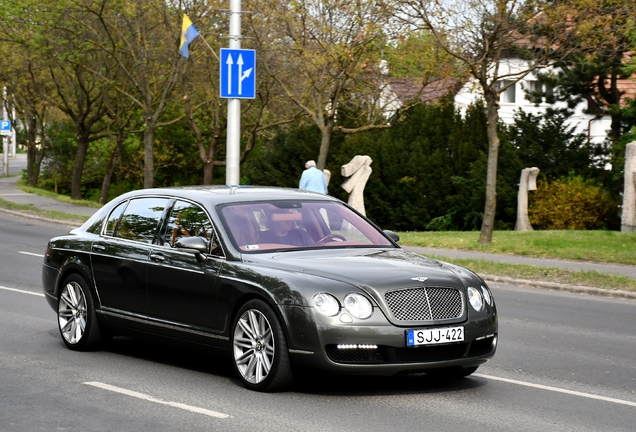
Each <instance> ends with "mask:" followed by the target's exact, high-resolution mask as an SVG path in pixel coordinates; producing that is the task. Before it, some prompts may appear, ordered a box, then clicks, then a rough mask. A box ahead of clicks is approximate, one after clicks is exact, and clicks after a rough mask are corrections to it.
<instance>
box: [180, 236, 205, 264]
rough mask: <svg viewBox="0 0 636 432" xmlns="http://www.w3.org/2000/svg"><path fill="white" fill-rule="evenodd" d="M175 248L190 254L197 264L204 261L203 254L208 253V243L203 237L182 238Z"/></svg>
mask: <svg viewBox="0 0 636 432" xmlns="http://www.w3.org/2000/svg"><path fill="white" fill-rule="evenodd" d="M174 246H175V247H176V248H179V249H184V250H185V251H186V252H192V253H193V254H194V256H195V257H196V259H197V261H198V262H204V261H205V260H206V256H205V254H206V253H207V252H208V243H207V242H206V241H205V239H204V238H203V237H182V238H180V239H179V240H177V242H176V243H175V245H174Z"/></svg>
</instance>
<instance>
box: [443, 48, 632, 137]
mask: <svg viewBox="0 0 636 432" xmlns="http://www.w3.org/2000/svg"><path fill="white" fill-rule="evenodd" d="M525 65H526V64H525V62H524V61H523V60H519V59H508V60H505V61H503V62H501V64H500V65H499V75H500V76H505V75H509V74H510V73H512V74H514V73H517V72H519V71H521V70H523V69H524V68H525ZM545 71H549V69H543V70H542V72H545ZM509 82H510V81H507V80H506V79H505V78H504V79H503V80H502V87H504V86H505V85H506V84H508V83H509ZM538 85H539V84H538V81H537V76H536V74H535V73H531V74H528V75H527V76H525V77H524V78H522V79H521V80H520V81H518V82H517V83H515V84H514V85H512V86H511V87H509V88H508V89H506V90H504V91H503V92H502V93H501V95H500V99H499V101H500V102H499V103H500V105H499V118H500V120H501V121H503V122H505V123H506V124H512V123H513V121H514V115H515V112H517V111H519V110H523V111H525V112H526V113H529V114H534V115H539V114H544V113H545V112H546V109H547V108H548V107H550V106H551V105H550V104H547V103H542V104H539V105H536V104H535V103H534V102H531V101H530V100H529V99H530V98H529V97H528V95H527V91H533V90H537V86H538ZM619 88H620V89H621V90H622V91H624V92H625V96H628V97H634V90H635V89H636V83H634V82H633V81H631V80H629V81H628V80H620V82H619ZM543 90H544V91H545V92H547V93H549V92H551V91H553V89H551V88H544V89H543ZM481 94H482V91H481V87H480V86H479V85H478V84H477V83H476V81H474V80H471V81H469V82H467V83H466V84H465V85H463V86H462V88H461V89H460V90H459V92H457V94H456V95H455V104H456V106H457V107H458V108H459V109H460V110H462V111H464V110H465V109H466V108H467V107H468V106H469V105H470V104H472V103H474V102H475V101H476V100H477V99H478V98H480V97H481ZM565 107H566V105H565V103H564V102H557V103H556V104H554V105H553V108H565ZM586 110H587V102H586V101H583V102H581V103H580V104H579V105H578V106H576V107H575V109H574V114H573V115H572V116H571V117H570V118H569V119H568V121H567V124H568V125H570V126H574V127H575V132H577V133H582V134H584V135H585V136H587V137H588V140H589V141H590V142H593V143H596V144H601V143H603V141H604V140H605V138H606V137H607V135H608V131H609V129H610V123H611V119H610V116H609V115H606V116H604V117H602V118H600V119H599V118H597V117H596V116H594V115H592V114H587V113H586Z"/></svg>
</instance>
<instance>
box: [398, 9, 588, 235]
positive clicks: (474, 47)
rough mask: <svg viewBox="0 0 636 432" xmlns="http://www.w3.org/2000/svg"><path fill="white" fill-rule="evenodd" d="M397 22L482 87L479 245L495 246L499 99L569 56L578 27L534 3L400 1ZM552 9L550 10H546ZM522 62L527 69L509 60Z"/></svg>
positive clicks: (564, 15)
mask: <svg viewBox="0 0 636 432" xmlns="http://www.w3.org/2000/svg"><path fill="white" fill-rule="evenodd" d="M390 3H394V4H395V5H396V6H397V7H396V9H397V10H398V12H397V14H396V15H395V18H396V20H398V21H399V22H402V23H406V24H408V25H410V26H412V28H415V29H423V30H426V31H428V32H430V33H431V34H432V35H433V36H434V37H435V40H436V41H437V43H438V45H439V46H440V47H441V48H442V49H444V50H445V51H446V52H447V53H448V54H450V55H452V56H454V57H455V58H457V59H458V60H459V61H460V62H462V63H463V64H464V65H465V67H466V68H467V69H468V71H469V72H470V74H471V75H472V77H473V78H474V80H475V81H476V82H477V83H478V84H479V87H480V90H481V92H482V96H483V99H484V102H485V105H486V110H487V118H488V125H487V134H488V165H487V176H486V177H487V178H486V202H485V206H484V218H483V222H482V227H481V233H480V236H479V243H481V244H489V243H491V242H492V233H493V228H494V222H495V210H496V206H497V163H498V158H499V136H498V133H497V124H498V121H499V114H498V110H499V95H500V93H501V92H503V91H505V90H506V89H507V88H509V87H510V86H513V85H515V84H516V82H518V81H519V80H521V79H523V78H524V77H525V76H526V75H528V74H529V73H531V72H533V71H535V70H537V69H538V68H543V67H546V66H547V65H549V64H550V63H551V62H553V61H555V60H558V59H559V58H563V57H565V56H566V55H567V53H568V50H569V46H570V44H569V43H568V41H569V38H570V36H571V35H572V34H574V33H575V32H576V23H575V22H572V21H571V20H569V19H568V15H567V14H566V13H563V11H561V12H560V15H558V16H559V19H558V20H557V19H554V18H556V16H557V14H554V15H551V16H548V15H546V14H545V13H543V12H542V8H543V7H544V6H546V5H545V4H544V2H539V1H535V0H470V1H467V0H444V1H438V0H395V1H394V2H393V1H391V2H390ZM546 7H547V6H546ZM513 54H514V55H515V56H517V57H522V58H524V59H525V60H526V63H525V64H517V65H516V66H514V65H511V64H510V63H509V62H508V59H509V58H510V57H512V56H513Z"/></svg>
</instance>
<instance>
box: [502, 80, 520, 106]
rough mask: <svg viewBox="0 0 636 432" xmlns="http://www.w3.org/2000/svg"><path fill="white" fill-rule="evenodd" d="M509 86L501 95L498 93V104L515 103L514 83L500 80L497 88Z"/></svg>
mask: <svg viewBox="0 0 636 432" xmlns="http://www.w3.org/2000/svg"><path fill="white" fill-rule="evenodd" d="M508 85H509V86H510V87H508V88H506V89H505V90H502V91H501V93H499V102H500V103H508V104H511V103H515V101H516V96H517V95H516V83H515V82H514V81H510V80H501V81H499V88H500V89H503V88H504V87H506V86H508Z"/></svg>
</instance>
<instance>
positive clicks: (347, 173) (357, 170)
mask: <svg viewBox="0 0 636 432" xmlns="http://www.w3.org/2000/svg"><path fill="white" fill-rule="evenodd" d="M371 162H373V160H372V159H371V158H370V157H369V156H360V155H358V156H355V157H354V158H353V159H351V162H349V163H348V164H346V165H343V166H342V168H341V174H342V176H343V177H349V180H347V181H346V182H344V183H343V184H342V188H343V189H344V190H346V191H347V192H349V193H350V195H349V205H350V206H351V207H353V208H354V209H356V210H358V211H359V212H360V213H362V214H363V215H365V216H366V212H365V210H364V195H363V192H364V187H365V185H366V184H367V180H369V176H370V175H371V171H372V169H371V167H370V165H371Z"/></svg>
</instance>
